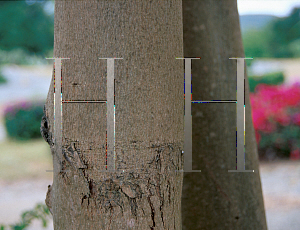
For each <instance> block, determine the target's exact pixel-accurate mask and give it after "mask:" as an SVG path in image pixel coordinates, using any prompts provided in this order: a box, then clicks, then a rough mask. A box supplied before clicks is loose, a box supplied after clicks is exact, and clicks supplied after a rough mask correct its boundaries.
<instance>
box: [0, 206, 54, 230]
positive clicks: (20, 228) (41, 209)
mask: <svg viewBox="0 0 300 230" xmlns="http://www.w3.org/2000/svg"><path fill="white" fill-rule="evenodd" d="M49 218H51V214H50V211H49V209H48V207H47V206H46V205H45V204H43V203H39V204H37V205H36V206H35V207H34V209H32V210H28V211H25V212H23V213H22V215H21V221H19V222H18V223H16V224H11V225H10V226H9V227H10V229H11V230H25V229H27V227H28V226H29V225H30V224H31V221H32V220H34V219H38V220H41V221H42V224H43V225H42V228H46V227H47V224H48V221H49ZM6 227H7V226H5V225H3V224H2V225H0V230H6V229H7V228H6Z"/></svg>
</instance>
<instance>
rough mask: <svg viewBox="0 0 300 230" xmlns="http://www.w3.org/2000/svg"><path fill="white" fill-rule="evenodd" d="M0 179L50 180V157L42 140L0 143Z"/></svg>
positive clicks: (47, 148) (48, 149)
mask: <svg viewBox="0 0 300 230" xmlns="http://www.w3.org/2000/svg"><path fill="white" fill-rule="evenodd" d="M0 149H1V154H0V157H1V160H0V179H2V180H18V179H51V178H52V173H51V172H46V170H52V156H51V152H50V148H49V146H48V144H47V143H46V142H45V141H44V140H43V139H39V140H32V141H11V140H8V141H5V142H2V143H0Z"/></svg>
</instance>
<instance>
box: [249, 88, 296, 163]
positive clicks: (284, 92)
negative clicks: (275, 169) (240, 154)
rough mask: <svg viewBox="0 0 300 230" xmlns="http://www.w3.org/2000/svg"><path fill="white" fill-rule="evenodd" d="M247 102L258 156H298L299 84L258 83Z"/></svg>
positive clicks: (293, 157)
mask: <svg viewBox="0 0 300 230" xmlns="http://www.w3.org/2000/svg"><path fill="white" fill-rule="evenodd" d="M250 102H251V109H252V119H253V125H254V129H255V135H256V141H257V144H258V148H259V153H260V157H261V158H263V156H262V155H263V154H264V153H265V152H270V151H271V152H272V153H273V155H276V156H277V157H289V158H290V159H300V84H298V83H296V84H294V85H292V86H285V85H266V84H260V85H257V87H256V90H255V92H254V93H250Z"/></svg>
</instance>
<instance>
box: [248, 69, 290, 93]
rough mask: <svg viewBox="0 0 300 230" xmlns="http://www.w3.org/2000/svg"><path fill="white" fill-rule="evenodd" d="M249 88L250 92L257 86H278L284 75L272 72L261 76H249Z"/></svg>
mask: <svg viewBox="0 0 300 230" xmlns="http://www.w3.org/2000/svg"><path fill="white" fill-rule="evenodd" d="M248 80H249V88H250V92H252V93H253V92H254V91H255V87H256V86H257V85H258V84H267V85H280V84H282V83H283V82H284V74H283V72H274V73H269V74H265V75H262V76H249V77H248Z"/></svg>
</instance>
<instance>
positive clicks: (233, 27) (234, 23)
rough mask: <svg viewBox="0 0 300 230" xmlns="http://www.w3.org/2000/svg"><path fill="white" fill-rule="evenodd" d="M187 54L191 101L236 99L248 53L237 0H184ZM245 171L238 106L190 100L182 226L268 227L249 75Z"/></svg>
mask: <svg viewBox="0 0 300 230" xmlns="http://www.w3.org/2000/svg"><path fill="white" fill-rule="evenodd" d="M183 32H184V56H185V57H201V60H193V61H192V89H193V90H192V93H193V100H204V101H210V100H236V82H237V80H236V69H237V66H236V60H229V58H231V57H244V51H243V45H242V39H241V32H240V25H239V15H238V12H237V3H236V0H224V1H223V0H222V1H213V0H201V1H186V0H184V1H183ZM245 101H246V113H245V114H246V134H245V137H246V146H245V149H246V166H245V167H246V170H247V169H253V170H255V172H254V173H250V172H247V173H229V172H228V170H234V169H236V104H235V103H230V104H224V103H209V104H208V103H206V104H192V122H193V133H192V138H193V169H198V170H202V172H201V173H185V174H184V180H183V195H182V221H183V223H182V224H183V229H184V230H187V229H191V230H196V229H199V230H200V229H201V230H212V229H213V230H232V229H236V230H242V229H243V230H244V229H245V230H246V229H247V230H257V229H260V230H265V229H267V227H266V219H265V212H264V203H263V197H262V189H261V182H260V175H259V168H258V154H257V147H256V141H255V134H254V129H253V125H252V118H251V108H250V101H249V86H248V80H247V77H246V85H245Z"/></svg>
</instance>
